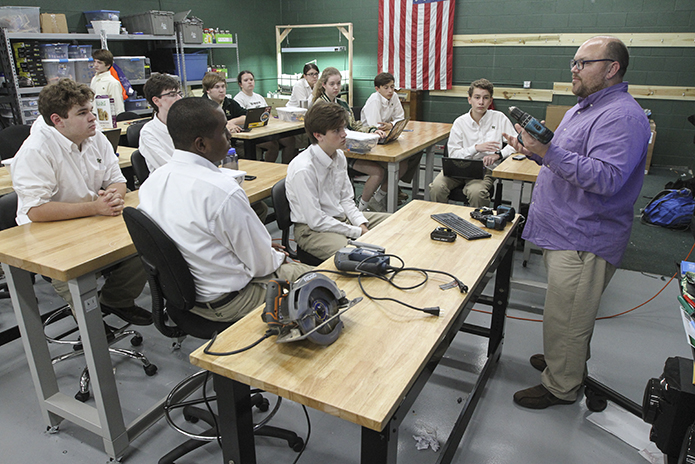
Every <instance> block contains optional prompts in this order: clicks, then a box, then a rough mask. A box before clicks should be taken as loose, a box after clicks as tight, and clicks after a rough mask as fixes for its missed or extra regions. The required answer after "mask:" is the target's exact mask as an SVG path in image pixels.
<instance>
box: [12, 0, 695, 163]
mask: <svg viewBox="0 0 695 464" xmlns="http://www.w3.org/2000/svg"><path fill="white" fill-rule="evenodd" d="M11 3H12V4H13V5H30V6H40V7H41V11H42V12H46V13H65V14H66V15H67V18H68V27H69V28H70V30H71V32H78V31H79V32H84V24H85V20H84V16H83V15H82V11H83V10H90V9H97V8H99V7H101V8H106V7H105V6H104V4H103V3H101V2H96V1H94V0H71V1H67V0H55V1H52V2H48V1H45V0H41V1H36V0H33V1H32V0H13V1H12V2H11ZM107 8H109V9H114V10H121V12H122V14H133V13H139V12H142V11H147V10H169V11H176V12H178V11H185V10H188V9H192V10H193V11H192V14H193V15H195V16H198V17H200V18H201V19H203V21H204V24H205V25H206V26H207V27H215V26H217V27H219V28H222V29H229V30H230V31H232V32H236V33H237V34H238V37H239V44H240V46H239V54H240V61H241V68H242V69H250V70H252V71H253V72H254V73H255V75H256V78H257V80H258V81H259V82H258V84H257V90H258V91H259V93H262V94H265V92H267V91H269V90H273V89H275V88H276V84H277V82H276V79H275V76H276V72H277V70H276V59H275V25H276V24H312V23H335V22H352V23H353V24H354V36H355V41H354V63H353V64H354V79H355V105H356V106H360V104H361V102H364V100H366V99H367V97H368V96H369V94H371V93H372V92H373V91H374V89H373V86H372V79H373V78H374V75H375V74H376V72H377V64H376V54H377V14H378V2H377V0H352V1H349V2H337V1H329V0H262V1H258V2H252V3H249V2H241V1H238V0H202V1H200V2H198V3H196V4H193V5H192V4H191V2H188V1H187V2H184V1H177V0H158V1H155V0H142V1H139V2H137V3H136V2H131V1H125V0H112V1H110V2H108V7H107ZM692 31H695V2H693V0H659V1H658V2H657V1H654V0H484V1H483V0H479V1H478V0H457V2H456V17H455V21H454V33H455V34H483V33H597V34H598V33H628V32H640V33H644V32H652V33H658V32H692ZM290 44H291V45H292V46H302V45H335V44H345V41H344V40H342V42H339V40H338V32H337V30H334V29H317V30H315V31H314V32H306V31H299V30H295V31H293V32H292V33H291V34H290ZM578 45H579V44H577V46H578ZM146 46H147V45H145V44H140V45H131V44H128V46H127V49H126V48H125V47H124V48H122V52H121V49H119V48H118V47H121V45H116V44H114V47H116V49H115V50H114V51H115V52H116V53H123V54H131V55H134V54H142V53H143V52H144V50H142V49H143V48H144V47H146ZM575 50H576V46H572V47H548V48H545V47H523V48H522V47H514V48H511V47H466V48H455V49H454V83H455V84H458V85H466V84H468V83H470V82H471V81H472V80H474V79H477V78H479V77H487V78H488V79H490V80H492V81H493V83H495V84H496V85H499V86H519V87H520V86H521V85H522V82H523V81H525V80H530V81H532V86H533V87H534V88H538V89H550V88H552V83H553V82H555V81H565V82H567V81H569V79H570V73H569V69H568V61H569V60H570V58H572V56H573V55H574V52H575ZM630 52H631V56H632V59H631V63H630V68H629V69H628V72H627V76H626V79H627V80H628V81H629V82H630V83H632V84H642V85H675V86H687V87H693V86H695V48H633V49H631V50H630ZM312 59H317V60H318V63H319V67H320V68H321V69H323V68H324V67H326V66H330V65H335V66H337V67H339V68H342V67H345V66H346V64H347V53H344V54H341V53H334V54H330V55H329V54H320V55H317V56H307V55H305V54H301V55H287V54H286V55H283V60H284V61H283V62H284V66H283V67H284V72H286V73H293V72H300V71H301V68H302V66H303V64H304V63H305V62H306V61H310V60H312ZM214 60H215V62H216V63H218V62H221V63H225V64H227V65H228V66H230V67H232V69H233V70H235V69H236V68H235V66H236V64H235V63H236V61H235V57H234V56H233V52H231V51H215V52H214ZM234 90H236V89H234V88H233V86H231V85H230V92H232V91H234ZM575 101H576V100H575V99H574V98H573V97H559V96H556V97H555V98H554V101H553V102H552V103H554V104H561V105H571V104H573V103H574V102H575ZM638 101H639V102H640V104H642V106H643V107H645V108H649V109H651V110H652V113H653V119H654V120H655V121H656V124H657V133H658V134H657V138H656V146H655V150H654V158H653V160H652V164H654V165H670V166H689V167H691V168H695V156H693V155H695V145H693V135H695V127H693V126H692V125H690V124H689V123H688V122H687V120H686V118H687V116H689V115H691V114H693V113H695V104H693V102H683V101H665V100H638ZM521 103H522V102H514V103H509V102H506V101H504V100H502V99H500V98H498V99H497V100H496V106H497V108H498V109H500V110H502V111H506V110H507V108H508V107H509V106H510V104H515V105H517V106H520V107H522V108H523V109H524V110H526V111H528V112H530V113H532V114H534V115H536V116H537V117H543V116H544V114H545V107H546V104H544V103H534V102H529V103H523V106H522V104H521ZM423 107H424V112H423V115H424V117H425V119H428V120H431V121H445V122H451V121H453V120H454V119H455V118H456V117H457V116H459V115H460V114H462V113H463V112H465V111H468V109H469V107H468V103H467V102H466V100H465V99H462V98H444V97H431V96H429V95H428V94H427V93H426V94H425V96H424V101H423Z"/></svg>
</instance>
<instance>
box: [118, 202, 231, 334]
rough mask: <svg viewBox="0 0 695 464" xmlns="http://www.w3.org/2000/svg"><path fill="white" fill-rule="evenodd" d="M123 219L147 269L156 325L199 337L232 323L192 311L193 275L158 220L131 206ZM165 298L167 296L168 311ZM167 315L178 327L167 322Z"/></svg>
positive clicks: (193, 294)
mask: <svg viewBox="0 0 695 464" xmlns="http://www.w3.org/2000/svg"><path fill="white" fill-rule="evenodd" d="M123 219H124V220H125V223H126V226H127V227H128V232H129V233H130V237H131V238H132V240H133V244H134V245H135V248H136V249H137V251H138V254H139V255H140V260H141V261H142V263H143V266H144V267H145V272H146V273H147V279H148V282H149V283H150V291H151V293H152V316H153V319H154V325H155V326H156V327H157V329H159V331H160V332H162V333H163V334H164V335H166V336H168V337H179V336H181V335H182V333H181V332H184V333H186V334H189V335H192V336H194V337H197V338H210V337H211V336H212V334H213V332H215V331H221V330H224V329H225V328H227V327H228V326H229V325H230V324H229V323H226V322H225V323H223V322H213V321H210V320H207V319H205V318H203V317H200V316H198V315H196V314H193V313H191V312H190V309H191V308H193V306H194V305H195V297H196V291H195V283H194V281H193V276H192V275H191V271H190V270H189V268H188V264H187V263H186V260H185V259H184V258H183V256H182V255H181V252H180V251H179V249H178V248H177V246H176V243H174V241H173V240H172V239H171V238H170V237H169V236H168V235H167V234H166V233H165V232H164V231H163V230H162V229H161V228H160V227H159V226H158V225H157V223H156V222H155V221H154V220H153V219H152V218H150V217H149V216H148V215H147V214H146V213H144V212H143V211H140V210H137V209H135V208H131V207H127V208H125V209H124V210H123ZM211 278H214V277H213V276H211ZM163 300H166V311H165V306H164V304H163ZM167 316H168V317H169V318H170V319H171V320H172V321H173V322H174V323H175V324H176V326H177V327H172V326H169V325H167V324H166V322H167Z"/></svg>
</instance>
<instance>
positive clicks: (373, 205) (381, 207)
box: [367, 197, 386, 213]
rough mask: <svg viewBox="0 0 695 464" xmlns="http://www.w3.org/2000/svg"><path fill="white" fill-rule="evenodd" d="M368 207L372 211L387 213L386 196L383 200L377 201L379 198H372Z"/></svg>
mask: <svg viewBox="0 0 695 464" xmlns="http://www.w3.org/2000/svg"><path fill="white" fill-rule="evenodd" d="M367 208H368V209H369V210H370V211H374V212H376V213H385V212H386V197H384V198H382V199H381V201H377V199H376V198H374V197H372V198H370V199H369V202H367Z"/></svg>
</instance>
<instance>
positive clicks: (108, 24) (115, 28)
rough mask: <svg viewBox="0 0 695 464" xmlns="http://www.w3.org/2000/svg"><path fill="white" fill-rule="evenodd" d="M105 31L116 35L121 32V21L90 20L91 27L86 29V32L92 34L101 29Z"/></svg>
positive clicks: (97, 32) (98, 32) (99, 31)
mask: <svg viewBox="0 0 695 464" xmlns="http://www.w3.org/2000/svg"><path fill="white" fill-rule="evenodd" d="M102 30H103V31H104V32H106V34H109V35H118V34H120V33H121V22H120V21H92V27H91V29H87V31H88V32H91V33H93V34H100V33H101V31H102Z"/></svg>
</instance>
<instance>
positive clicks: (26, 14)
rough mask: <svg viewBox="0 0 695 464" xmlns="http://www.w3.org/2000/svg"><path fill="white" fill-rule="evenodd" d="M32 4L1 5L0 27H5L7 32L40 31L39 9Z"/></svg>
mask: <svg viewBox="0 0 695 464" xmlns="http://www.w3.org/2000/svg"><path fill="white" fill-rule="evenodd" d="M40 10H41V8H39V7H34V6H2V7H0V27H6V28H7V32H36V33H39V32H41V21H40V20H39V17H40V15H39V11H40Z"/></svg>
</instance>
